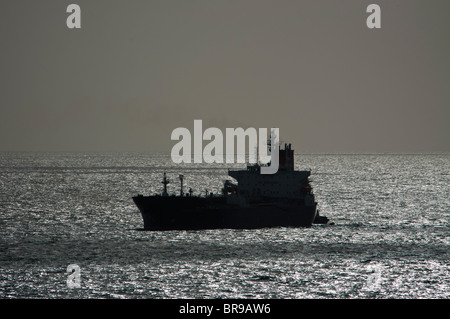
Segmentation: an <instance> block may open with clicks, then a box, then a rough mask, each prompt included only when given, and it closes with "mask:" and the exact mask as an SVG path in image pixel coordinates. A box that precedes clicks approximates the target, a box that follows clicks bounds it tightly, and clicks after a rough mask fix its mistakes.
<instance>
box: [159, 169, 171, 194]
mask: <svg viewBox="0 0 450 319" xmlns="http://www.w3.org/2000/svg"><path fill="white" fill-rule="evenodd" d="M161 183H163V184H164V191H163V193H162V196H169V194H167V184H169V183H170V181H169V180H168V179H167V178H166V172H164V178H163V180H162V182H161Z"/></svg>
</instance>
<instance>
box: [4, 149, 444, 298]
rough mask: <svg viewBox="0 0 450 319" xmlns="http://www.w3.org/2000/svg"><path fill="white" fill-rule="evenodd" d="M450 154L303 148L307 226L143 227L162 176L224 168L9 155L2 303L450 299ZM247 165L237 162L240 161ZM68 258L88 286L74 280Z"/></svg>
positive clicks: (113, 157)
mask: <svg viewBox="0 0 450 319" xmlns="http://www.w3.org/2000/svg"><path fill="white" fill-rule="evenodd" d="M449 164H450V156H449V155H448V154H447V155H445V154H444V155H438V154H434V155H297V158H296V167H297V168H298V169H309V168H311V169H312V185H313V187H314V192H315V194H316V198H317V200H318V202H319V205H320V211H321V214H322V215H326V216H328V217H329V218H330V219H331V220H332V222H334V223H335V224H334V225H325V226H323V225H315V226H313V227H312V228H307V229H303V228H300V229H295V228H276V229H260V230H204V231H168V232H145V231H140V230H139V228H141V227H142V219H141V216H140V214H139V212H138V210H137V208H136V207H135V206H134V204H133V202H132V200H131V196H133V195H136V194H137V193H143V194H149V193H155V192H160V191H161V186H162V185H161V183H160V180H161V177H162V173H163V172H164V171H166V172H167V174H168V176H169V178H171V179H172V180H173V183H172V184H169V186H170V187H169V190H170V191H171V192H177V191H178V174H179V173H183V174H184V177H185V179H184V183H185V186H186V187H192V188H193V189H194V191H196V192H197V193H199V192H203V191H204V189H205V188H207V189H208V190H210V191H214V192H219V190H220V188H221V186H222V182H223V180H224V179H226V178H227V167H225V166H220V165H216V166H214V167H212V166H208V165H203V166H202V165H198V164H197V165H195V166H193V165H192V166H188V165H174V164H172V162H171V161H170V158H169V157H167V156H160V155H146V154H74V153H65V154H62V153H59V154H44V153H1V154H0V190H1V192H0V196H1V198H0V297H1V298H449V297H450V266H449V257H450V250H449V248H450V225H449V217H450V210H449V207H450V205H449V204H450V199H449V174H450V172H449ZM235 167H239V165H235ZM69 264H77V265H79V266H80V269H81V288H79V289H69V288H68V287H67V283H66V280H67V277H68V274H67V273H66V269H67V266H68V265H69Z"/></svg>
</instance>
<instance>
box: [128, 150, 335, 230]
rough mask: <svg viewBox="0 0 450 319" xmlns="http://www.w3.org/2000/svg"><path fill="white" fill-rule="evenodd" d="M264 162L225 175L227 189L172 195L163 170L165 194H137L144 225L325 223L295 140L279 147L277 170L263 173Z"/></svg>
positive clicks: (205, 226)
mask: <svg viewBox="0 0 450 319" xmlns="http://www.w3.org/2000/svg"><path fill="white" fill-rule="evenodd" d="M260 169H261V165H260V164H253V165H250V164H248V165H247V169H244V170H228V175H229V176H231V177H233V178H234V179H235V180H237V182H238V183H237V184H235V183H233V182H231V181H230V180H226V181H225V183H224V187H223V189H222V194H220V195H214V194H212V193H209V194H208V193H207V192H206V193H205V195H204V196H193V195H192V189H190V190H189V192H188V193H186V194H185V193H184V192H183V175H180V176H179V177H180V182H181V188H180V195H178V196H176V195H169V194H168V193H167V184H168V183H169V180H168V179H167V177H166V173H164V179H163V181H162V183H163V184H164V190H163V192H162V194H161V195H152V196H143V195H137V196H135V197H133V201H134V203H135V204H136V206H137V207H138V208H139V210H140V212H141V214H142V217H143V220H144V229H145V230H196V229H218V228H230V229H254V228H266V227H309V226H311V225H312V224H313V223H316V224H326V223H328V218H327V217H325V216H319V212H318V209H317V202H316V201H315V199H314V194H313V192H312V188H311V185H310V181H309V176H310V175H311V171H296V170H294V150H292V149H291V144H285V145H284V149H279V168H278V172H277V173H275V174H261V173H260Z"/></svg>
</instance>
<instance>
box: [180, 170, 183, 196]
mask: <svg viewBox="0 0 450 319" xmlns="http://www.w3.org/2000/svg"><path fill="white" fill-rule="evenodd" d="M180 183H181V188H180V196H181V197H183V174H180Z"/></svg>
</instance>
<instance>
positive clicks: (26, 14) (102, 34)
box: [0, 0, 450, 152]
mask: <svg viewBox="0 0 450 319" xmlns="http://www.w3.org/2000/svg"><path fill="white" fill-rule="evenodd" d="M70 3H77V4H78V5H80V7H81V26H82V28H81V29H79V30H70V29H68V28H67V26H66V18H67V16H68V13H66V8H67V5H68V4H70ZM370 3H377V4H379V5H380V7H381V23H382V28H381V29H378V30H370V29H368V28H367V26H366V18H367V16H368V13H366V8H367V6H368V4H370ZM449 12H450V1H448V0H442V1H440V0H433V1H424V0H391V1H380V0H371V1H361V0H340V1H336V0H308V1H301V0H290V1H287V0H276V1H275V0H274V1H265V0H254V1H253V0H252V1H249V0H206V1H196V0H161V1H154V0H149V1H143V0H127V1H125V0H122V1H111V0H108V1H103V0H95V1H91V0H90V1H81V0H72V1H62V0H55V1H48V0H39V1H29V0H27V1H21V0H2V2H1V9H0V39H1V41H2V42H1V43H2V44H1V51H0V55H1V67H0V79H1V86H0V97H1V106H0V107H1V108H0V150H42V151H48V150H68V151H96V150H98V151H143V152H164V151H167V152H168V151H170V149H171V148H172V146H173V145H174V144H175V143H176V142H175V141H171V140H170V135H171V132H172V130H173V129H175V128H177V127H187V128H189V129H190V130H191V132H193V121H194V119H202V120H203V125H204V128H206V127H212V126H215V127H219V128H221V129H225V128H226V127H244V128H247V127H255V128H258V127H278V128H279V129H280V135H281V140H283V141H285V142H291V143H293V147H294V148H295V150H296V151H297V152H430V151H431V152H448V151H450V125H449V124H450V121H449V118H450V117H449V113H450V112H449V108H450V90H449V89H450V58H449V57H450V19H449Z"/></svg>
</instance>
